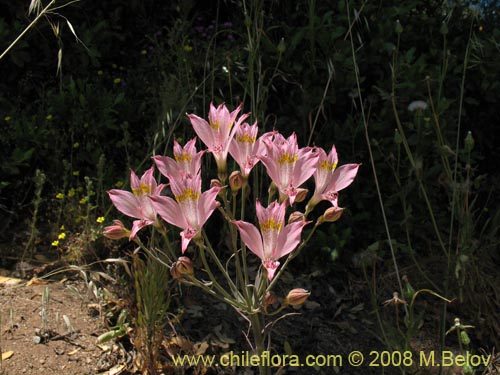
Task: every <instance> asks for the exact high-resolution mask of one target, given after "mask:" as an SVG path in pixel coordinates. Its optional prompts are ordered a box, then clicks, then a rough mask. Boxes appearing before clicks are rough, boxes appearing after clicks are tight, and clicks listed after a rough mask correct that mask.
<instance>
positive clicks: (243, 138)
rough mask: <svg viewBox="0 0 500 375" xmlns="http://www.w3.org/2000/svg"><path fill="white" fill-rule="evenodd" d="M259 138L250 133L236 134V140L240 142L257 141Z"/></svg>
mask: <svg viewBox="0 0 500 375" xmlns="http://www.w3.org/2000/svg"><path fill="white" fill-rule="evenodd" d="M256 140H257V138H256V137H250V135H249V134H243V135H238V136H236V141H238V142H240V143H255V141H256Z"/></svg>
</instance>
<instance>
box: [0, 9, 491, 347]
mask: <svg viewBox="0 0 500 375" xmlns="http://www.w3.org/2000/svg"><path fill="white" fill-rule="evenodd" d="M28 5H29V4H27V3H26V2H23V1H21V2H12V1H6V0H0V9H2V12H1V15H2V16H1V17H0V46H1V48H2V50H3V49H4V48H6V47H7V46H8V45H9V44H10V43H11V42H12V41H13V40H14V39H15V38H16V37H17V35H19V34H20V32H21V31H22V30H23V29H24V28H25V27H26V26H27V24H28V23H29V22H30V20H31V19H33V16H30V17H27V8H28ZM498 5H499V4H498V3H497V2H495V1H491V2H482V1H481V2H477V3H476V2H473V1H472V2H468V1H449V2H446V1H444V2H441V1H434V0H425V1H417V0H415V1H413V0H405V1H390V0H389V1H383V2H382V1H380V2H379V1H376V2H369V1H368V2H361V1H348V2H346V1H344V0H341V1H315V0H301V1H294V2H290V1H263V0H254V1H245V0H243V1H223V0H219V1H206V2H199V3H198V2H196V1H172V2H162V3H159V2H155V1H152V0H147V1H128V2H126V3H124V2H121V1H114V0H111V1H106V2H89V1H79V2H75V3H71V4H69V5H68V6H67V7H64V8H61V9H57V10H55V11H54V12H51V13H49V14H48V15H47V16H46V17H44V18H43V19H42V20H40V21H39V22H38V23H37V25H36V27H35V28H34V29H32V30H31V32H29V33H28V34H27V35H26V37H24V38H23V39H22V40H21V41H20V42H19V43H17V44H16V46H15V47H14V49H12V50H11V51H10V52H9V53H8V55H7V56H6V57H5V58H3V59H2V60H0V77H2V79H1V80H0V116H1V117H0V122H1V130H2V135H1V138H0V160H1V165H0V173H1V174H0V213H1V216H0V225H1V227H2V229H3V230H2V231H1V232H0V242H1V249H0V251H1V252H2V255H4V256H5V259H15V258H17V257H19V255H20V254H23V256H27V255H30V256H33V255H34V254H37V253H43V254H49V255H50V254H52V255H53V256H56V255H57V256H59V257H65V256H68V255H70V256H69V259H70V260H71V261H76V260H80V261H82V260H89V259H90V258H92V257H95V256H97V257H99V256H102V254H106V253H107V252H108V251H109V249H108V248H107V247H106V246H105V243H104V242H103V241H102V239H101V238H100V236H99V231H100V228H101V227H100V226H99V225H100V224H99V223H96V219H97V218H98V217H101V216H104V217H106V214H107V213H108V210H109V208H110V202H109V200H108V198H107V194H106V193H105V192H106V190H107V189H109V188H112V187H116V186H121V185H122V184H124V183H126V182H125V181H127V178H128V173H129V172H128V170H129V168H133V169H135V170H145V169H146V168H147V167H149V165H150V159H149V158H150V156H151V155H153V154H166V153H167V152H170V145H171V140H172V139H173V138H181V139H189V137H191V136H192V135H193V133H192V130H191V129H190V127H189V126H187V125H188V121H187V118H186V116H185V113H186V112H188V113H193V112H194V113H198V114H200V115H204V114H206V112H207V110H208V105H209V102H210V101H213V102H215V103H216V104H219V103H222V102H225V103H226V104H227V105H228V106H230V107H233V108H234V107H235V106H236V105H237V104H238V103H240V102H243V104H244V111H250V112H251V113H252V118H253V119H258V120H259V123H260V125H261V127H262V129H263V130H265V131H268V130H271V129H272V128H277V129H279V130H280V131H281V132H282V133H283V134H290V133H291V132H292V131H295V132H296V133H297V134H298V138H299V143H301V144H302V145H305V144H310V145H313V144H316V145H319V146H322V147H324V148H329V147H330V146H331V145H332V144H335V145H336V146H337V150H338V152H339V156H340V158H341V160H340V163H341V164H343V163H347V162H360V163H362V168H361V170H360V174H359V176H358V179H357V181H356V183H355V184H354V185H353V186H352V187H351V188H350V190H349V191H348V192H345V193H343V194H341V205H342V206H344V207H347V211H346V214H345V215H344V216H343V218H342V220H341V221H340V222H339V223H338V224H332V225H331V226H330V227H328V229H323V232H322V234H321V235H320V236H319V237H318V238H317V240H316V242H315V243H314V244H312V246H311V247H315V248H317V249H319V251H318V252H315V255H314V257H313V258H307V259H305V258H304V256H302V258H303V259H302V261H303V262H305V263H309V264H310V265H314V266H315V267H309V268H310V269H313V268H316V269H319V270H320V272H322V273H323V274H324V275H325V277H329V278H331V279H332V280H333V279H335V278H338V277H339V275H346V274H349V275H356V276H355V277H357V278H358V279H359V280H366V281H367V286H368V288H367V289H368V290H369V291H370V292H371V293H370V295H371V296H372V301H373V307H374V308H375V310H376V306H380V303H381V301H383V300H385V299H387V298H388V297H387V296H390V295H392V291H393V290H400V291H401V290H402V289H403V288H404V287H405V285H402V284H401V285H400V282H401V281H400V280H401V277H402V276H403V274H406V275H407V276H408V278H409V280H411V284H412V285H413V287H414V288H415V289H421V288H429V289H432V290H434V291H435V292H438V293H440V294H442V295H445V296H447V297H449V298H456V302H455V303H454V304H453V306H451V307H448V308H450V309H451V310H452V311H453V314H460V315H461V316H463V317H464V319H465V318H466V319H467V321H469V322H470V323H471V324H475V325H476V326H477V327H476V330H475V331H474V332H475V336H474V337H475V338H476V339H477V340H479V341H480V342H482V343H487V344H496V346H497V347H498V344H499V341H498V338H499V337H500V336H499V333H500V326H499V323H498V321H497V319H496V316H497V315H495V314H496V313H497V312H498V311H499V310H500V293H499V291H498V288H496V287H495V285H499V282H500V279H499V276H498V265H499V264H500V254H499V252H498V244H499V242H498V230H499V225H500V211H498V193H499V187H500V181H499V176H498V174H497V173H496V160H498V158H499V157H500V155H499V147H498V144H499V142H500V139H499V135H498V134H499V132H498V130H497V127H498V114H497V111H498V108H497V105H498V103H499V101H498V98H499V97H500V59H499V57H500V47H499V46H500V44H499V43H500V27H499V26H498V25H499V24H500V22H499V20H498ZM68 21H69V23H68ZM71 27H73V28H74V31H75V33H76V35H77V37H78V39H77V38H75V34H74V33H73V32H72V30H71ZM55 30H57V31H55ZM59 51H62V60H61V64H60V66H59V68H58V53H59ZM353 52H354V53H353ZM416 100H420V101H423V102H425V103H427V108H426V109H423V110H417V111H409V110H408V106H409V104H410V103H411V102H413V101H416ZM468 132H470V135H468V134H469V133H468ZM372 166H373V168H372ZM42 175H43V176H44V177H45V178H42V177H41V176H42ZM37 176H38V177H37ZM375 177H376V178H375ZM376 181H377V182H378V187H377V183H376ZM379 202H381V203H382V205H381V204H379ZM382 208H383V210H382ZM106 220H108V221H109V220H110V219H107V217H106ZM61 226H64V229H61ZM63 232H64V233H66V232H68V233H72V234H73V235H74V236H73V237H71V239H70V238H66V239H65V238H64V236H63V238H60V234H61V233H63ZM58 237H59V238H58ZM82 238H83V239H82ZM56 240H59V241H58V243H57V244H54V241H56ZM75 252H76V253H77V254H76V255H75ZM5 262H7V260H5ZM375 280H376V281H375ZM439 311H440V310H438V311H437V312H435V315H437V316H441V313H440V312H439ZM452 317H453V316H452V314H450V316H449V317H448V320H450V319H451V318H452ZM438 320H439V319H438ZM383 325H384V324H383V323H381V326H382V328H381V330H382V331H384V332H386V333H387V335H385V334H384V335H385V336H386V337H385V340H384V341H385V343H386V344H387V345H389V346H391V345H392V346H397V344H396V343H394V340H396V341H397V340H399V339H391V334H390V330H389V328H387V327H385V328H384V327H383ZM379 328H380V327H379ZM414 328H415V327H414ZM409 331H411V330H409ZM413 333H414V332H413ZM413 333H412V332H409V333H408V334H413ZM443 333H444V328H443ZM380 335H381V336H384V335H382V334H380Z"/></svg>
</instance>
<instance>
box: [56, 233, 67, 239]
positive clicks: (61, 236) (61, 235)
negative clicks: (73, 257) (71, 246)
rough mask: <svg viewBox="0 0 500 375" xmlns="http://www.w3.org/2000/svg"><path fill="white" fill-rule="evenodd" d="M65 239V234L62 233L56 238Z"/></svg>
mask: <svg viewBox="0 0 500 375" xmlns="http://www.w3.org/2000/svg"><path fill="white" fill-rule="evenodd" d="M65 238H66V233H64V232H62V233H59V236H57V239H58V240H64V239H65Z"/></svg>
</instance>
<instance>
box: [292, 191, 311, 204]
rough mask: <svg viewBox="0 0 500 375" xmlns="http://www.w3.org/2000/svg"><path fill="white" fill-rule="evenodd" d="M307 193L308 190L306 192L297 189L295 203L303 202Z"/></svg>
mask: <svg viewBox="0 0 500 375" xmlns="http://www.w3.org/2000/svg"><path fill="white" fill-rule="evenodd" d="M308 192H309V190H307V189H302V188H298V189H297V194H296V195H295V202H298V203H300V202H303V201H304V199H306V197H307V193H308Z"/></svg>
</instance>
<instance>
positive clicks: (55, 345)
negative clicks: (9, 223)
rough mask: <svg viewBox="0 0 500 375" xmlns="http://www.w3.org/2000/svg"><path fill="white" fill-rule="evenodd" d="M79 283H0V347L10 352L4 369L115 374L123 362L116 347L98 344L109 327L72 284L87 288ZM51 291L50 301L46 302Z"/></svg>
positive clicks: (18, 372) (18, 373) (11, 373)
mask: <svg viewBox="0 0 500 375" xmlns="http://www.w3.org/2000/svg"><path fill="white" fill-rule="evenodd" d="M36 284H38V283H36ZM79 284H82V282H75V281H68V280H63V281H55V282H54V281H48V282H46V283H43V284H42V285H33V284H31V285H30V284H29V283H26V282H21V283H19V284H17V285H5V284H4V285H2V286H1V287H0V301H1V308H0V316H1V322H2V325H1V333H0V334H1V349H2V353H3V356H4V357H8V358H5V359H4V360H3V361H2V374H8V375H21V374H40V375H44V374H47V375H49V374H51V375H52V374H61V375H63V374H68V375H69V374H82V375H87V374H88V375H91V374H100V373H102V374H110V372H109V371H108V370H110V369H112V368H113V367H114V366H115V365H117V364H119V355H117V353H116V352H113V350H112V348H109V349H107V348H106V347H99V346H97V345H96V339H97V337H98V335H100V334H102V333H103V332H105V327H104V324H103V319H102V317H100V314H99V311H96V310H95V309H92V308H89V306H88V305H87V304H86V303H85V302H84V301H83V300H82V299H81V298H79V297H78V296H77V295H75V294H74V293H72V292H71V291H70V290H69V289H68V285H72V286H73V287H75V288H77V289H82V285H79ZM47 290H48V298H46V301H47V302H42V296H43V295H44V294H45V295H46V296H47V294H46V293H47ZM106 349H107V350H106Z"/></svg>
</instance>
